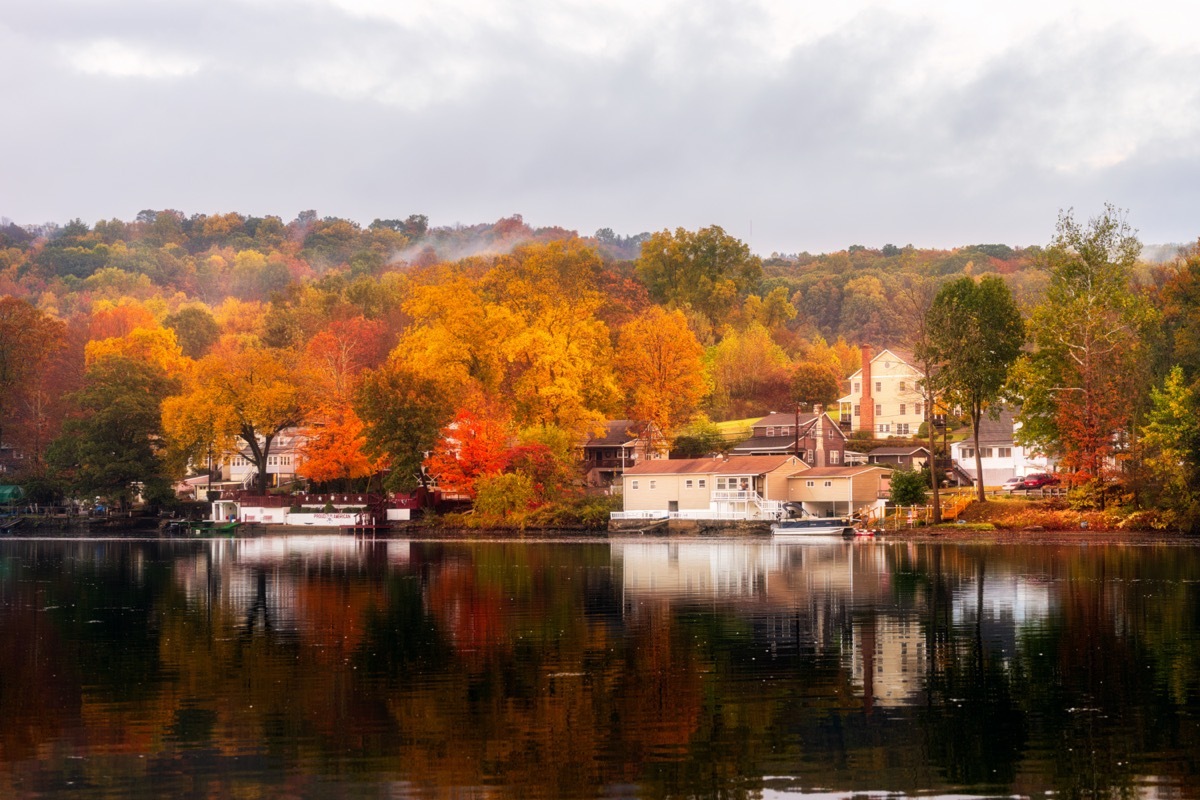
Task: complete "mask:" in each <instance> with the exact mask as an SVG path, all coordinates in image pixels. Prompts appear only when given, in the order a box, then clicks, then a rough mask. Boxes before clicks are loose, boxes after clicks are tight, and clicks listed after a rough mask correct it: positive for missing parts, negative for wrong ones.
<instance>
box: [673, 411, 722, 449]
mask: <svg viewBox="0 0 1200 800" xmlns="http://www.w3.org/2000/svg"><path fill="white" fill-rule="evenodd" d="M724 449H725V437H724V436H723V435H722V434H721V429H720V428H718V427H717V425H716V424H715V423H713V422H710V421H709V419H708V418H707V417H702V418H700V419H697V420H693V421H692V422H691V424H689V425H688V426H687V427H686V428H684V429H683V430H681V431H680V432H679V433H677V434H676V435H675V441H674V443H673V446H672V448H671V452H672V453H673V454H674V455H677V456H679V457H681V458H701V457H703V456H707V455H709V454H711V453H719V452H721V451H722V450H724Z"/></svg>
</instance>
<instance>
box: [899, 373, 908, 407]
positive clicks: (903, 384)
mask: <svg viewBox="0 0 1200 800" xmlns="http://www.w3.org/2000/svg"><path fill="white" fill-rule="evenodd" d="M907 388H908V386H907V385H906V384H905V383H904V381H900V391H902V392H903V391H905V390H906V389H907ZM900 413H901V414H903V413H904V412H903V411H901V412H900Z"/></svg>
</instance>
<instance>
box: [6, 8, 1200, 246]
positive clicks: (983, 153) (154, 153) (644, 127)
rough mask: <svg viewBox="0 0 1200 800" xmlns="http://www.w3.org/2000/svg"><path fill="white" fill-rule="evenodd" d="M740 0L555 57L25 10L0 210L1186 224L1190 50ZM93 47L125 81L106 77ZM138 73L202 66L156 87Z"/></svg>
mask: <svg viewBox="0 0 1200 800" xmlns="http://www.w3.org/2000/svg"><path fill="white" fill-rule="evenodd" d="M739 5H742V6H744V4H731V3H723V2H707V3H700V4H695V5H694V6H689V9H690V10H689V11H688V13H686V14H681V15H677V16H673V17H670V18H669V19H667V20H666V21H659V22H660V24H654V25H644V26H638V25H633V24H631V25H630V26H629V27H628V28H622V27H621V26H620V25H615V24H613V23H612V20H607V19H602V20H599V21H597V22H596V26H597V28H598V30H599V31H600V33H601V34H603V35H601V36H599V37H598V38H597V39H596V41H592V40H590V39H587V40H585V39H584V38H583V37H582V32H581V33H580V37H581V38H580V41H579V42H574V41H571V40H570V39H569V38H568V39H567V40H564V39H563V38H561V37H560V38H554V37H549V36H547V35H546V30H547V28H546V23H545V21H544V20H540V19H538V18H536V14H538V13H542V12H544V13H550V12H549V11H548V10H547V9H546V8H543V7H539V6H536V5H523V6H522V8H528V9H529V10H528V11H525V12H513V14H512V15H510V16H509V17H506V18H503V19H499V20H497V19H491V18H486V17H484V16H482V15H480V18H478V19H475V18H469V17H468V16H464V15H462V14H461V13H460V17H458V18H455V19H454V20H450V21H447V22H438V24H433V23H430V22H429V19H428V18H427V17H421V16H420V15H415V14H414V18H413V19H412V20H406V19H395V18H384V17H380V16H378V15H375V16H372V15H362V14H350V13H346V12H343V11H339V10H337V9H336V8H335V7H333V6H330V5H326V4H323V3H316V2H313V3H298V4H282V3H271V2H232V1H226V2H218V1H217V0H214V1H213V2H192V3H188V2H182V3H171V4H161V3H152V2H148V0H143V1H142V2H127V3H116V4H94V3H84V2H77V3H61V2H60V3H54V4H52V5H46V4H40V3H33V2H20V3H18V4H17V5H16V7H15V8H13V9H10V10H9V11H8V13H7V14H6V16H5V18H4V19H3V20H2V21H0V70H3V72H4V73H5V74H8V75H10V76H20V77H19V78H17V79H10V82H9V85H8V87H7V91H6V95H7V96H8V98H9V103H7V105H8V107H9V108H15V109H17V110H18V113H17V114H16V115H14V116H13V117H12V119H13V120H14V122H15V124H6V125H5V126H3V127H0V154H3V157H4V159H5V163H6V167H5V169H4V177H3V179H2V180H0V214H3V215H4V216H7V217H11V218H13V219H16V220H19V221H23V222H38V221H43V220H49V219H53V220H57V221H62V220H65V219H67V218H70V217H75V216H80V217H83V218H84V219H86V220H89V221H92V220H95V219H98V218H107V217H112V216H118V217H123V218H129V217H132V216H133V215H134V214H136V213H137V211H138V210H140V209H142V208H160V207H175V208H179V209H181V210H183V211H185V212H187V213H193V212H197V211H202V212H209V213H211V212H216V211H227V210H238V211H242V212H245V213H254V214H266V213H275V214H280V215H281V216H285V217H289V216H290V215H293V214H294V213H295V212H296V211H298V210H300V209H304V208H316V209H318V210H319V211H320V212H321V213H322V214H330V215H339V216H348V217H351V218H354V219H357V220H359V221H361V222H364V223H365V222H369V221H370V220H371V219H373V218H374V217H377V216H382V217H388V216H397V215H407V214H408V213H414V212H420V213H427V214H429V216H430V218H431V222H432V223H433V224H435V225H437V224H453V223H454V222H458V221H461V222H464V223H473V222H479V221H490V220H494V219H497V218H499V217H501V216H506V215H509V214H512V213H521V214H523V215H524V216H525V218H526V220H527V221H529V222H531V223H532V224H535V225H552V224H557V225H562V226H564V227H570V228H575V229H578V230H580V231H581V232H583V233H590V232H592V231H594V230H595V229H597V228H599V227H605V226H607V227H611V228H613V229H615V230H617V231H619V232H624V233H634V232H638V231H641V230H655V229H661V228H664V227H675V226H677V225H682V226H685V227H697V226H700V225H707V224H714V223H715V224H720V225H722V226H724V227H725V228H726V229H727V230H729V231H730V232H731V233H733V234H735V235H737V236H740V237H742V238H745V239H747V240H748V241H750V242H751V244H752V246H753V247H754V248H755V249H756V250H759V251H760V252H770V251H773V250H779V251H785V252H792V251H798V250H805V249H807V250H810V251H819V250H829V249H836V248H841V247H845V246H847V245H849V244H851V243H862V244H868V245H880V244H883V243H885V242H894V243H897V244H906V243H909V242H911V243H913V244H917V245H928V246H950V245H956V244H963V243H968V242H977V241H1004V242H1008V243H1010V244H1034V243H1044V242H1045V241H1047V240H1048V238H1049V236H1050V233H1051V232H1052V230H1053V225H1054V220H1055V216H1056V212H1057V210H1058V209H1059V208H1062V207H1067V206H1075V207H1076V208H1077V209H1078V210H1079V211H1080V212H1081V213H1084V214H1086V213H1090V211H1091V210H1092V209H1098V208H1099V207H1100V205H1101V204H1102V203H1103V202H1105V201H1111V202H1114V203H1116V204H1117V205H1119V206H1122V207H1126V208H1129V209H1130V219H1131V221H1132V222H1133V224H1134V225H1135V226H1137V227H1139V228H1140V229H1141V230H1142V233H1143V237H1144V238H1146V239H1147V240H1148V241H1186V240H1190V239H1191V238H1194V236H1195V235H1196V234H1197V232H1198V231H1197V230H1196V227H1197V223H1196V221H1195V219H1194V218H1192V217H1193V215H1191V214H1189V213H1188V209H1194V208H1196V207H1197V204H1196V192H1197V190H1196V189H1194V188H1192V187H1195V186H1197V182H1196V181H1195V180H1194V179H1195V177H1196V173H1197V171H1198V165H1200V158H1198V157H1200V152H1198V150H1200V148H1198V147H1197V145H1196V144H1195V143H1196V142H1197V141H1200V139H1198V138H1197V136H1196V134H1197V130H1196V129H1197V127H1200V102H1198V97H1197V91H1196V89H1194V88H1193V87H1192V86H1191V85H1190V83H1191V82H1190V81H1189V80H1188V76H1190V75H1194V74H1197V71H1198V69H1197V68H1198V67H1200V56H1198V55H1197V53H1196V52H1195V51H1194V50H1193V51H1183V50H1180V49H1170V48H1164V47H1162V46H1161V45H1159V44H1158V43H1155V42H1152V41H1149V40H1147V39H1145V38H1143V37H1141V36H1140V35H1139V34H1137V33H1135V32H1132V31H1128V30H1124V29H1121V28H1110V29H1106V30H1101V31H1100V32H1099V33H1098V34H1097V33H1090V34H1087V35H1084V34H1083V33H1081V32H1079V31H1077V30H1075V29H1073V28H1071V27H1068V26H1066V25H1065V24H1064V23H1055V22H1050V23H1047V24H1045V25H1044V26H1043V27H1041V28H1039V29H1034V30H1031V31H1029V32H1028V33H1027V34H1026V35H1025V36H1023V37H1022V38H1021V39H1019V40H1016V41H1014V42H1012V43H1010V44H1008V45H1007V46H1005V47H1000V48H995V47H993V48H991V49H988V50H986V51H981V52H979V53H971V52H967V53H965V54H963V55H962V56H961V63H955V62H953V61H950V62H947V61H946V60H945V58H943V57H941V56H940V55H939V54H940V50H939V48H941V47H942V46H943V45H944V44H945V40H944V37H945V35H946V34H945V32H944V31H943V30H942V29H941V28H940V27H939V26H938V24H937V22H936V20H928V19H918V18H913V17H901V16H898V15H895V14H889V13H887V12H885V11H880V10H874V11H871V12H869V13H868V12H864V13H862V14H860V15H858V16H857V17H855V18H854V19H853V20H852V21H851V22H850V23H849V24H847V25H845V26H842V27H840V28H837V29H834V30H832V31H827V32H824V33H822V34H821V35H816V36H812V37H808V38H804V39H802V40H799V39H798V40H797V41H798V42H799V43H798V44H796V45H795V46H793V48H792V49H791V51H790V52H789V53H787V55H786V57H783V58H777V57H770V56H768V55H766V54H764V48H763V46H762V42H761V37H762V35H763V33H764V29H763V25H764V24H765V23H764V20H763V18H762V16H761V15H760V14H757V13H752V12H746V11H745V10H744V7H743V8H739ZM522 13H524V14H529V15H531V16H529V17H527V18H522V17H521V14H522ZM581 13H582V14H583V16H582V19H583V20H585V21H586V20H588V19H589V16H588V14H592V15H595V14H597V13H599V12H597V11H588V12H587V13H583V12H581ZM571 24H577V23H571ZM565 30H566V31H567V33H570V32H571V31H572V29H571V28H570V24H567V26H566V28H565ZM97 42H104V43H107V44H105V45H104V47H103V48H100V49H98V50H93V49H89V48H96V43H97ZM105 48H107V49H105ZM114 52H115V53H118V54H119V55H123V57H125V58H126V61H124V62H120V63H124V64H126V65H129V64H132V65H133V66H132V67H128V66H127V67H126V69H138V68H144V69H145V70H146V73H147V74H146V75H144V76H143V75H130V74H111V73H106V72H105V71H104V69H103V67H104V64H103V63H102V62H103V60H104V57H105V56H106V54H107V57H109V58H110V59H111V58H112V54H113V53H114ZM97 53H98V55H97ZM935 56H938V57H936V58H935ZM88 57H91V58H92V61H90V62H89V61H87V60H86V59H87V58H88ZM156 58H157V59H160V60H161V61H162V62H163V63H164V64H166V65H167V66H170V65H171V64H179V63H188V64H191V63H195V64H198V65H199V66H198V68H197V69H196V70H195V71H194V72H191V73H189V74H175V73H172V72H170V70H165V69H164V72H163V74H155V73H154V70H153V66H154V64H155V63H156V62H155V59H156ZM81 63H86V64H88V65H89V70H88V71H83V70H82V68H81ZM113 63H117V62H115V61H114V62H113Z"/></svg>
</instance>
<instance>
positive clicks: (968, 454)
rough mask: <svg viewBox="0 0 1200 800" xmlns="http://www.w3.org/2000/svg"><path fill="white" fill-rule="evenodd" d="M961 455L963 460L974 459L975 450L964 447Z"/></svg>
mask: <svg viewBox="0 0 1200 800" xmlns="http://www.w3.org/2000/svg"><path fill="white" fill-rule="evenodd" d="M962 454H963V458H974V457H975V448H974V447H964V448H963V450H962Z"/></svg>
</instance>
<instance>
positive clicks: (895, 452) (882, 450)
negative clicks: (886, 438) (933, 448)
mask: <svg viewBox="0 0 1200 800" xmlns="http://www.w3.org/2000/svg"><path fill="white" fill-rule="evenodd" d="M918 452H920V453H924V454H925V455H929V448H928V447H922V446H921V445H913V446H911V447H876V448H875V449H874V450H872V451H871V452H869V453H867V456H868V457H870V456H911V455H913V454H914V453H918Z"/></svg>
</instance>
